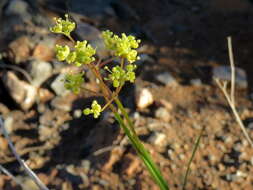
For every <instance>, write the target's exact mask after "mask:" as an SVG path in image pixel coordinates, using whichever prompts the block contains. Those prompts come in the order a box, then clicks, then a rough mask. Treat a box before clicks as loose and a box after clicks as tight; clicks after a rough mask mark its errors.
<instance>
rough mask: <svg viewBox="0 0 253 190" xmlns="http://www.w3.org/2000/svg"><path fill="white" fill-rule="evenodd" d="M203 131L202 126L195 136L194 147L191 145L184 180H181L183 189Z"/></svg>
mask: <svg viewBox="0 0 253 190" xmlns="http://www.w3.org/2000/svg"><path fill="white" fill-rule="evenodd" d="M203 132H204V127H203V128H202V129H201V131H200V134H199V136H198V137H197V140H196V142H195V144H194V147H193V151H192V155H191V158H190V160H189V162H188V164H187V169H186V172H185V176H184V181H183V187H182V190H185V187H186V183H187V178H188V175H189V173H190V168H191V163H192V161H193V158H194V157H195V154H196V152H197V149H198V147H199V144H200V139H201V137H202V135H203Z"/></svg>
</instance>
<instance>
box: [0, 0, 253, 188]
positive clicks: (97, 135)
mask: <svg viewBox="0 0 253 190" xmlns="http://www.w3.org/2000/svg"><path fill="white" fill-rule="evenodd" d="M66 12H68V13H69V14H70V15H71V17H72V18H73V19H74V20H75V21H76V22H77V25H78V28H77V30H76V31H75V34H74V37H75V38H76V39H88V40H89V42H90V43H91V44H93V45H94V46H96V47H97V50H98V52H99V56H100V57H101V58H104V57H106V56H107V55H108V52H106V51H105V50H104V49H103V46H102V42H101V38H100V31H101V30H104V29H110V30H112V31H114V32H116V33H120V32H126V33H128V34H133V35H135V36H137V37H138V38H140V39H142V46H141V47H140V48H139V54H140V56H141V60H140V61H138V62H137V64H138V70H137V74H138V77H137V80H136V83H135V85H130V84H128V85H127V86H126V87H125V88H124V89H123V91H122V94H121V97H122V101H123V102H124V104H125V106H126V107H128V110H129V112H130V115H131V117H132V119H133V121H134V123H135V127H136V131H137V133H138V134H139V136H140V138H141V139H142V140H143V142H144V143H145V146H146V147H147V148H148V149H149V151H150V152H151V154H152V156H153V158H154V160H155V161H156V162H157V163H158V164H159V166H160V168H161V170H162V173H163V174H164V176H165V178H166V180H167V181H168V183H169V185H170V187H171V189H172V190H179V189H181V188H182V181H183V176H184V174H185V171H186V165H187V162H188V161H189V159H190V156H191V152H192V149H193V146H194V142H195V140H196V138H197V136H198V135H199V134H200V131H201V130H202V129H204V134H203V136H202V139H201V142H200V146H199V149H198V151H197V153H196V156H195V158H194V160H193V162H192V165H191V172H190V175H189V179H188V184H187V188H186V189H187V190H238V189H240V190H251V189H253V175H252V173H253V149H252V147H251V146H250V145H249V143H248V142H247V140H246V139H245V137H244V136H243V134H242V132H241V130H240V128H239V126H238V124H237V123H236V122H235V119H234V117H233V115H232V112H231V110H230V108H229V106H228V104H227V102H226V100H225V98H224V96H223V94H222V93H221V91H220V89H219V88H218V87H217V85H216V84H215V82H214V81H213V77H216V78H220V79H223V80H230V69H229V67H228V66H229V65H228V64H229V61H228V53H227V43H226V37H227V36H228V35H232V39H233V47H234V55H235V61H236V67H237V68H236V70H237V78H236V102H237V109H238V111H239V115H240V117H241V118H242V120H243V122H244V124H245V126H246V128H247V132H248V133H249V135H250V136H251V137H252V138H253V122H252V121H253V108H252V99H251V98H252V84H253V83H252V82H253V67H252V61H251V60H252V52H253V50H252V47H253V46H252V40H253V26H252V18H253V4H251V1H246V0H244V1H241V0H230V1H228V0H213V1H201V0H194V1H193V0H188V1H183V0H161V1H155V0H149V1H144V0H138V1H136V0H135V1H133V0H122V1H116V0H92V1H90V0H85V1H78V0H71V1H66V2H65V1H63V0H56V1H49V0H37V1H32V0H11V1H7V0H2V1H0V13H1V16H0V19H1V20H0V30H1V36H0V52H1V60H0V79H1V80H0V114H1V117H2V118H3V119H4V121H5V127H6V129H7V130H8V132H9V133H10V135H11V139H12V141H13V142H14V144H15V147H16V149H17V150H18V153H19V154H20V155H21V156H22V158H23V159H24V160H25V161H26V163H27V164H28V165H29V166H30V167H31V168H32V169H33V170H34V171H35V172H36V174H37V175H38V176H39V177H40V179H41V180H42V181H43V182H44V183H45V184H46V185H47V186H48V187H49V188H50V189H56V190H58V189H59V190H60V189H61V190H78V189H89V190H90V189H91V190H128V189H129V190H149V189H152V190H156V189H157V190H158V188H157V186H156V185H155V184H154V183H153V181H152V180H151V178H150V176H149V174H148V172H147V171H146V170H145V168H144V166H143V165H142V164H141V161H140V160H139V159H138V157H137V156H136V153H135V151H134V150H133V148H132V147H131V145H130V144H129V142H128V140H127V138H126V137H125V135H124V133H123V132H122V131H121V130H120V128H119V126H118V124H117V123H116V122H115V120H114V119H113V117H112V115H111V113H110V112H109V111H106V112H105V113H104V114H103V115H102V117H100V118H99V119H97V120H94V119H93V118H92V117H87V116H83V115H82V109H83V108H85V107H86V106H88V105H90V102H91V101H92V99H93V98H94V96H93V95H92V94H89V93H87V92H83V93H82V94H81V95H78V96H77V95H74V94H71V93H69V92H68V91H67V90H66V89H65V88H64V86H63V83H62V78H63V77H64V74H65V73H66V72H68V71H69V70H70V69H74V68H71V67H70V66H69V65H67V64H64V63H59V62H58V61H57V60H56V59H55V58H54V52H53V49H54V45H55V44H56V43H69V42H68V41H67V40H66V39H65V38H62V37H61V36H56V35H54V34H51V33H50V32H49V30H48V28H49V26H51V25H52V23H53V22H52V18H53V17H55V16H63V15H64V14H65V13H66ZM86 76H87V79H86V83H85V87H86V88H90V89H92V90H95V91H97V90H98V89H97V88H96V86H95V80H94V77H92V76H91V75H90V73H89V72H87V73H86ZM97 98H99V97H97ZM0 164H2V165H3V166H4V167H5V168H7V169H8V170H9V171H10V172H11V173H12V174H13V175H15V176H16V177H17V179H18V180H20V181H21V182H22V183H23V184H25V185H27V186H28V189H30V190H37V189H38V188H37V187H36V186H35V185H34V184H33V183H32V181H31V179H30V178H29V177H27V176H26V175H25V174H24V171H23V170H22V169H21V168H20V167H19V165H18V163H17V162H16V160H15V158H14V157H13V155H12V153H11V152H10V150H9V148H8V145H7V141H6V139H5V138H4V137H3V136H0ZM0 189H3V190H19V189H21V187H19V186H18V185H17V184H15V182H14V181H13V180H12V179H10V178H9V177H7V176H6V175H4V174H2V173H0Z"/></svg>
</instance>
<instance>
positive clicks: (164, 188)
mask: <svg viewBox="0 0 253 190" xmlns="http://www.w3.org/2000/svg"><path fill="white" fill-rule="evenodd" d="M115 102H116V104H117V105H118V108H119V109H120V111H121V112H122V114H123V116H124V118H125V119H126V120H127V124H128V126H129V127H130V129H129V128H128V127H127V126H126V124H125V123H124V121H123V119H122V118H121V116H120V115H119V114H118V113H117V112H114V116H115V118H116V120H117V121H118V122H119V124H120V126H121V127H122V129H123V130H124V132H125V133H126V135H127V136H128V138H129V140H130V142H131V143H132V145H133V147H134V148H135V150H136V151H137V154H138V156H139V157H140V158H141V160H142V161H143V162H144V164H145V166H146V167H147V169H148V171H149V173H150V175H151V176H152V178H153V179H154V181H155V182H156V183H157V185H158V186H159V187H160V189H161V190H169V187H168V184H167V182H166V181H165V179H164V178H163V176H162V174H161V172H160V170H159V169H158V167H157V165H156V164H155V162H154V161H153V160H152V158H151V156H150V154H149V152H148V151H147V150H146V149H145V147H144V146H143V144H142V143H141V141H140V139H139V138H138V136H137V135H136V132H135V130H134V128H133V125H132V122H131V120H130V118H129V116H128V114H127V112H126V111H125V109H124V107H123V105H122V104H121V102H120V101H119V100H118V98H116V99H115ZM125 115H126V116H127V117H125ZM129 122H130V123H131V125H130V124H129Z"/></svg>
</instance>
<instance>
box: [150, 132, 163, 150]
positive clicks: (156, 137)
mask: <svg viewBox="0 0 253 190" xmlns="http://www.w3.org/2000/svg"><path fill="white" fill-rule="evenodd" d="M166 139H167V137H166V135H165V134H164V133H160V132H155V133H153V134H152V135H151V136H150V137H149V139H148V141H149V142H150V143H151V144H153V145H156V146H160V147H165V146H166V145H167V140H166Z"/></svg>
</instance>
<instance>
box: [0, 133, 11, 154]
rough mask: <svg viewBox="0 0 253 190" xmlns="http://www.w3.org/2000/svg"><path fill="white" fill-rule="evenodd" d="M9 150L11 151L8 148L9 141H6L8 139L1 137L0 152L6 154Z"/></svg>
mask: <svg viewBox="0 0 253 190" xmlns="http://www.w3.org/2000/svg"><path fill="white" fill-rule="evenodd" d="M8 149H9V148H8V141H7V140H6V138H4V137H1V136H0V150H1V152H5V151H7V150H8Z"/></svg>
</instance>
